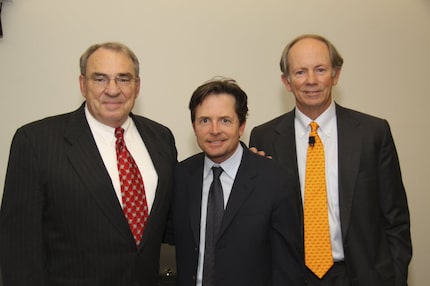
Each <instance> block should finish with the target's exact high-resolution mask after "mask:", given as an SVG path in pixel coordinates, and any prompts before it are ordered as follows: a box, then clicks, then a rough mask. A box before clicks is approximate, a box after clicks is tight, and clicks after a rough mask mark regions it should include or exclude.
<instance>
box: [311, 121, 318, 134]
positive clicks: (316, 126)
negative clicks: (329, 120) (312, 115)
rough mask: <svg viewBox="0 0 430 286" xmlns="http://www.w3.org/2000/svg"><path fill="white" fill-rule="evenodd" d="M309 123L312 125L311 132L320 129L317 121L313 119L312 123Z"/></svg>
mask: <svg viewBox="0 0 430 286" xmlns="http://www.w3.org/2000/svg"><path fill="white" fill-rule="evenodd" d="M309 125H310V126H311V132H312V133H315V132H317V129H318V127H319V126H318V123H316V122H315V121H312V122H311V123H309Z"/></svg>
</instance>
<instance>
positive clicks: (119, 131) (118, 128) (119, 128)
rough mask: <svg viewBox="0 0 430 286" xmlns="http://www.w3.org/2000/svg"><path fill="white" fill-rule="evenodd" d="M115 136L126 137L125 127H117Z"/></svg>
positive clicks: (118, 137) (117, 137)
mask: <svg viewBox="0 0 430 286" xmlns="http://www.w3.org/2000/svg"><path fill="white" fill-rule="evenodd" d="M115 138H116V139H123V138H124V129H123V128H121V127H117V128H115Z"/></svg>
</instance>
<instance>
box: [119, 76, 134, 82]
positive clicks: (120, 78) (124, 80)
mask: <svg viewBox="0 0 430 286" xmlns="http://www.w3.org/2000/svg"><path fill="white" fill-rule="evenodd" d="M116 80H117V81H118V82H121V83H129V82H130V81H131V79H130V78H128V77H118V78H117V79H116Z"/></svg>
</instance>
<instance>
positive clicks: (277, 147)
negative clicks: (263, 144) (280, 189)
mask: <svg viewBox="0 0 430 286" xmlns="http://www.w3.org/2000/svg"><path fill="white" fill-rule="evenodd" d="M294 116H295V113H294V110H292V111H290V112H288V113H286V114H285V116H284V118H283V120H282V121H280V122H279V124H278V125H277V126H276V127H275V132H276V134H278V136H277V138H275V140H274V141H273V143H272V144H273V146H272V148H273V150H274V154H273V159H275V160H276V161H278V162H279V163H280V164H281V165H282V166H288V168H289V170H288V172H290V173H291V174H293V175H294V176H295V177H297V178H298V177H299V173H298V167H297V155H296V135H295V128H294Z"/></svg>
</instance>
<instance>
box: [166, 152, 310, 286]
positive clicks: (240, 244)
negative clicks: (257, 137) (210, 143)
mask: <svg viewBox="0 0 430 286" xmlns="http://www.w3.org/2000/svg"><path fill="white" fill-rule="evenodd" d="M243 147H244V152H243V157H242V162H241V164H240V167H239V170H238V173H237V175H236V178H235V181H234V185H233V187H232V190H231V194H230V197H229V200H228V202H227V206H226V209H225V212H224V215H223V219H222V223H221V228H220V234H219V237H218V239H217V242H216V258H215V264H216V266H215V276H216V284H215V285H218V286H240V285H244V286H249V285H252V286H260V285H261V286H263V285H299V283H300V281H302V280H301V276H300V274H301V273H302V272H301V267H302V265H303V262H302V261H301V260H300V259H302V258H301V255H300V253H299V251H298V249H299V247H300V225H299V223H298V222H299V220H298V217H299V209H300V200H299V197H298V194H297V192H295V188H294V187H293V185H292V181H291V180H288V176H286V175H285V174H283V172H282V169H281V168H280V167H279V166H278V165H277V164H276V163H275V162H273V161H271V160H269V159H266V158H263V157H260V156H258V155H255V154H253V153H251V152H250V151H249V150H248V149H247V148H246V146H244V145H243ZM203 163H204V154H203V153H200V154H197V155H194V156H192V157H190V158H188V159H187V160H185V161H183V162H181V163H179V165H178V167H177V168H176V172H175V191H174V204H173V207H174V208H173V210H174V211H173V217H174V230H175V231H174V233H175V243H176V258H177V270H178V276H177V285H178V286H191V285H195V283H196V281H195V279H196V275H197V263H198V253H199V241H200V217H201V216H200V211H201V200H202V184H203Z"/></svg>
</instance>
